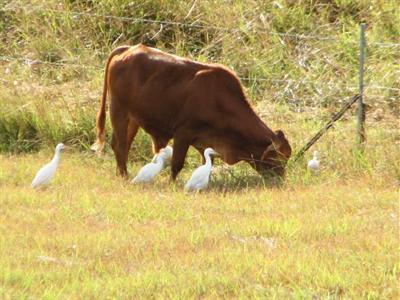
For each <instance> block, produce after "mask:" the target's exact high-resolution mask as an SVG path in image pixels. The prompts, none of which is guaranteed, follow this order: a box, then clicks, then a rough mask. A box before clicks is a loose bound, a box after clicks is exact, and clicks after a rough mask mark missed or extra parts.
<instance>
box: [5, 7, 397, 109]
mask: <svg viewBox="0 0 400 300" xmlns="http://www.w3.org/2000/svg"><path fill="white" fill-rule="evenodd" d="M0 11H14V12H16V11H22V12H23V13H25V14H31V13H37V12H46V13H51V14H66V15H68V16H71V17H73V18H77V17H83V16H85V17H89V18H103V19H115V20H120V21H124V22H132V23H139V22H140V23H150V24H159V25H164V26H169V25H171V26H180V27H187V28H201V29H207V30H220V31H226V32H240V31H242V30H244V29H243V28H228V27H220V26H214V25H210V24H204V23H202V21H201V20H196V21H194V22H190V23H189V22H177V21H169V20H156V19H150V18H137V17H126V16H115V15H110V14H99V13H93V12H78V11H65V10H58V9H51V8H47V7H43V6H26V7H21V6H6V7H3V8H0ZM252 26H253V25H252V21H249V22H248V23H247V24H246V25H245V26H244V27H245V28H246V29H247V30H250V29H251V28H252ZM263 34H267V35H276V36H279V37H283V38H292V39H298V40H320V41H328V42H336V41H339V39H338V38H336V37H333V36H321V35H316V34H297V33H292V32H277V31H264V32H263ZM347 42H348V43H353V44H357V43H358V41H356V40H349V41H347ZM370 45H374V46H376V47H382V48H388V47H400V43H384V42H372V43H368V46H370ZM101 55H104V56H106V55H107V53H101ZM0 61H6V62H19V63H22V64H26V65H27V66H29V67H31V66H34V65H38V64H43V65H50V66H55V67H71V68H82V69H92V70H103V69H104V65H96V64H82V63H78V62H76V61H68V60H63V61H57V62H52V61H45V60H39V59H31V58H28V57H15V56H6V55H2V56H0ZM238 77H239V79H240V80H242V81H245V82H269V83H282V84H297V85H303V84H308V85H311V86H313V87H332V88H337V87H339V86H340V87H341V88H342V89H345V90H349V91H356V90H358V88H359V87H358V86H357V85H345V84H340V83H329V82H324V83H316V82H315V81H312V80H308V79H306V78H303V79H300V80H296V79H290V78H284V79H276V78H262V77H259V76H257V77H256V76H254V77H249V76H240V74H239V76H238ZM1 81H2V82H3V83H5V84H6V83H8V82H7V80H5V79H1ZM365 89H366V90H386V91H395V92H398V91H400V88H396V87H390V86H384V85H375V84H372V85H366V86H365ZM332 95H333V94H332ZM24 107H26V106H25V105H24Z"/></svg>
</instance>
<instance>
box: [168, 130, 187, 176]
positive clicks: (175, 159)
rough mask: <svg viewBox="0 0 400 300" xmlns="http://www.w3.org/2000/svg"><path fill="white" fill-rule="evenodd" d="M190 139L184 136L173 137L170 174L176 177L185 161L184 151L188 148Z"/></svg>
mask: <svg viewBox="0 0 400 300" xmlns="http://www.w3.org/2000/svg"><path fill="white" fill-rule="evenodd" d="M189 145H190V140H189V139H188V138H187V137H185V136H177V137H174V151H173V153H172V162H171V176H172V180H175V179H176V176H178V173H179V172H180V171H181V170H182V168H183V165H184V163H185V158H186V153H187V151H188V149H189Z"/></svg>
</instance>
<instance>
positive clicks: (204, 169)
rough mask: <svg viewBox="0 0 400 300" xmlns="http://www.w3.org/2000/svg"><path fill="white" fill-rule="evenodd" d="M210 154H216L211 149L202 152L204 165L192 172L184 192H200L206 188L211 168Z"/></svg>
mask: <svg viewBox="0 0 400 300" xmlns="http://www.w3.org/2000/svg"><path fill="white" fill-rule="evenodd" d="M211 154H217V152H215V151H214V150H213V149H212V148H207V149H206V150H204V157H205V158H206V163H205V164H204V165H202V166H200V167H198V168H197V169H196V170H194V172H193V174H192V176H191V177H190V179H189V181H188V182H187V183H186V185H185V190H186V191H188V192H189V191H200V190H203V189H205V188H206V187H207V185H208V181H209V179H210V173H211V167H212V164H211V157H210V155H211Z"/></svg>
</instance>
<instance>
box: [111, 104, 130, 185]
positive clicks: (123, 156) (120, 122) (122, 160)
mask: <svg viewBox="0 0 400 300" xmlns="http://www.w3.org/2000/svg"><path fill="white" fill-rule="evenodd" d="M113 100H114V99H112V101H111V103H110V119H111V124H112V127H113V135H112V140H111V147H112V149H113V151H114V155H115V159H116V161H117V168H118V170H117V171H119V174H120V175H121V176H122V177H125V178H127V177H128V171H127V168H126V162H127V160H128V151H129V147H130V145H128V125H129V119H128V114H127V112H126V110H125V109H121V108H119V107H118V106H119V105H118V103H117V102H116V101H115V100H114V101H113Z"/></svg>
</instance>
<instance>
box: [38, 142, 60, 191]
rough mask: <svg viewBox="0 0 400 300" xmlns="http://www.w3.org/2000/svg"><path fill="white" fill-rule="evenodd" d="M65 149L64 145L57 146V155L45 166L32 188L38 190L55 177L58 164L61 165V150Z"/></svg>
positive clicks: (39, 172)
mask: <svg viewBox="0 0 400 300" xmlns="http://www.w3.org/2000/svg"><path fill="white" fill-rule="evenodd" d="M63 149H65V146H64V144H63V143H60V144H58V145H57V147H56V150H55V154H54V157H53V159H52V160H51V162H49V163H48V164H46V165H45V166H43V167H42V168H41V169H40V170H39V171H38V172H37V173H36V176H35V178H34V179H33V181H32V187H33V188H36V187H38V186H41V185H46V184H48V183H49V182H50V180H51V179H52V178H53V177H54V174H55V173H56V170H57V167H58V164H59V163H60V156H61V150H63Z"/></svg>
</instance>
